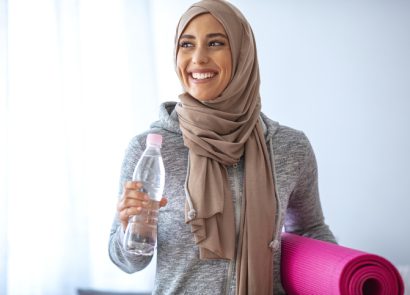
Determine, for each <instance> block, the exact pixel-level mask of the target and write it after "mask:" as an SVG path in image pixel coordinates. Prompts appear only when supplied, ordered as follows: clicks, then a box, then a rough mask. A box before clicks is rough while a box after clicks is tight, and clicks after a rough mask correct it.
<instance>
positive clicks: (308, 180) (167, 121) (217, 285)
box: [109, 102, 335, 295]
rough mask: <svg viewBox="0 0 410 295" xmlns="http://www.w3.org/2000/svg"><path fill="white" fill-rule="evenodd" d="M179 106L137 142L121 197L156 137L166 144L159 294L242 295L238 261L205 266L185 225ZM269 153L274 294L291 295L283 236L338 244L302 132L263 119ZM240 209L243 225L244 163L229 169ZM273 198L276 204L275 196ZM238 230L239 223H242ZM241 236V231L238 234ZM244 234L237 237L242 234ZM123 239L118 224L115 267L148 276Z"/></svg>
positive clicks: (126, 164)
mask: <svg viewBox="0 0 410 295" xmlns="http://www.w3.org/2000/svg"><path fill="white" fill-rule="evenodd" d="M175 104H176V103H175V102H167V103H164V104H162V105H161V110H160V119H159V121H157V122H154V123H153V124H152V125H151V129H150V130H148V131H147V132H145V133H143V134H140V135H137V136H135V137H134V138H133V139H132V140H131V142H130V144H129V147H128V149H127V151H126V154H125V158H124V161H123V165H122V170H121V179H120V192H119V196H121V194H122V186H123V184H124V182H125V181H127V180H130V179H131V178H132V173H133V170H134V167H135V165H136V163H137V161H138V159H139V157H140V156H141V154H142V152H143V151H144V149H145V140H146V136H147V134H148V133H150V132H155V133H159V134H161V135H162V136H163V142H164V144H163V147H162V149H161V153H162V157H163V161H164V166H165V170H166V180H165V190H164V196H166V197H167V198H168V204H167V205H166V206H165V207H164V208H161V209H160V214H159V220H158V245H157V267H156V278H155V286H154V290H153V294H161V295H165V294H201V295H206V294H212V295H214V294H235V261H231V262H230V261H226V260H205V261H202V260H199V250H198V247H197V246H196V245H195V242H194V238H193V234H192V233H191V228H190V225H188V224H186V223H185V222H184V220H185V217H184V214H185V213H184V210H185V191H184V183H185V178H186V172H187V171H186V170H187V160H188V149H187V148H186V147H185V146H184V143H183V139H182V133H181V130H180V129H179V123H178V117H177V114H176V112H175V110H174V107H175ZM261 117H262V121H263V123H264V126H263V127H264V129H265V137H266V142H267V145H268V149H269V151H270V155H271V160H272V166H273V179H274V183H275V189H276V196H277V204H278V210H277V212H278V214H277V222H276V225H277V228H276V236H275V237H272V239H273V243H271V245H273V248H274V249H273V251H274V259H273V261H272V267H273V269H274V277H273V278H272V279H273V280H274V286H275V292H274V294H284V291H283V288H282V285H281V281H280V233H281V231H282V229H283V228H284V230H285V231H287V232H292V233H296V234H300V235H304V236H309V237H312V238H315V239H321V240H326V241H331V242H334V241H335V239H334V236H333V234H332V233H331V231H330V230H329V228H328V226H327V225H326V224H325V223H324V217H323V213H322V209H321V205H320V199H319V192H318V183H317V166H316V160H315V156H314V153H313V150H312V147H311V145H310V143H309V140H308V139H307V137H306V136H305V135H304V134H303V133H302V132H300V131H296V130H294V129H291V128H288V127H285V126H281V125H279V124H278V123H277V122H273V121H272V120H270V119H269V118H267V117H266V116H265V115H263V114H261ZM227 170H228V175H229V181H230V185H231V189H232V194H233V201H234V205H235V212H237V213H236V216H235V220H236V221H238V220H240V212H241V210H240V206H241V200H242V194H243V190H242V188H243V174H244V167H243V161H242V160H241V161H239V163H238V164H235V165H233V166H231V167H227ZM272 197H274V196H272ZM237 223H238V222H237ZM238 230H239V228H237V231H238ZM237 234H238V232H237ZM122 237H123V232H122V230H121V225H120V222H119V219H118V216H117V215H116V216H115V219H114V222H113V225H112V229H111V235H110V241H109V255H110V258H111V260H112V261H113V262H114V263H115V264H116V265H117V266H118V267H119V268H120V269H122V270H123V271H125V272H127V273H133V272H136V271H139V270H141V269H143V268H145V267H146V266H147V265H148V264H149V263H150V261H151V260H152V257H146V256H134V255H130V254H127V253H126V252H124V250H123V248H122V244H121V239H122Z"/></svg>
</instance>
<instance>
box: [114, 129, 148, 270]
mask: <svg viewBox="0 0 410 295" xmlns="http://www.w3.org/2000/svg"><path fill="white" fill-rule="evenodd" d="M142 152H143V150H142V147H141V145H140V144H139V142H138V138H137V137H135V138H133V140H132V141H131V142H130V144H129V146H128V149H127V151H126V153H125V157H124V160H123V163H122V168H121V177H120V187H119V194H118V198H121V196H122V192H123V186H124V183H125V182H126V181H128V180H131V179H132V173H133V171H134V167H135V165H136V163H137V161H138V159H139V157H140V156H141V154H142ZM123 237H124V232H123V229H122V226H121V222H120V220H119V216H118V213H116V214H115V217H114V221H113V223H112V226H111V232H110V239H109V245H108V251H109V256H110V259H111V261H112V262H113V263H114V264H115V265H117V266H118V267H119V268H120V269H121V270H123V271H124V272H126V273H134V272H137V271H140V270H142V269H144V268H145V267H146V266H147V265H148V264H149V263H150V262H151V260H152V256H139V255H134V254H130V253H127V252H126V251H124V248H123V246H122V239H123Z"/></svg>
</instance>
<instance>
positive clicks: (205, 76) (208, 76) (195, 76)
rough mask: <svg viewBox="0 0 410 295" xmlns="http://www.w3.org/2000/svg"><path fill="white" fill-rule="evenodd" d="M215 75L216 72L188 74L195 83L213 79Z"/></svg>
mask: <svg viewBox="0 0 410 295" xmlns="http://www.w3.org/2000/svg"><path fill="white" fill-rule="evenodd" d="M216 75H217V73H216V72H205V73H204V72H201V73H198V72H192V73H191V74H190V76H191V78H192V79H194V80H197V81H202V80H207V79H212V78H213V77H215V76H216Z"/></svg>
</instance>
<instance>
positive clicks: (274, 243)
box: [269, 138, 281, 251]
mask: <svg viewBox="0 0 410 295" xmlns="http://www.w3.org/2000/svg"><path fill="white" fill-rule="evenodd" d="M269 148H270V161H271V167H272V174H273V183H274V185H275V198H276V218H275V225H276V229H275V232H274V234H275V236H274V237H272V242H271V244H270V245H269V246H270V247H271V248H272V250H273V251H275V250H277V248H278V247H279V239H280V230H281V227H280V220H281V218H280V217H281V211H280V208H281V206H280V198H279V194H278V185H277V182H276V166H275V154H274V152H273V143H272V138H270V139H269Z"/></svg>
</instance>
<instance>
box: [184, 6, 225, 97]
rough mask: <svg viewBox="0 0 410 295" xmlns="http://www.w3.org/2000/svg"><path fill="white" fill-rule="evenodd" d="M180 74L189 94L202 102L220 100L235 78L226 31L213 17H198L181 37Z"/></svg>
mask: <svg viewBox="0 0 410 295" xmlns="http://www.w3.org/2000/svg"><path fill="white" fill-rule="evenodd" d="M178 44H179V46H178V48H177V73H178V76H179V79H180V80H181V82H182V86H183V88H184V89H185V91H186V92H187V93H189V94H190V95H192V96H193V97H195V98H197V99H198V100H201V101H207V100H212V99H215V98H216V97H218V96H219V95H220V94H221V93H222V91H223V90H224V89H225V88H226V86H227V85H228V83H229V81H230V79H231V75H232V56H231V49H230V46H229V40H228V38H227V36H226V32H225V29H224V27H223V26H222V25H221V23H220V22H218V20H217V19H216V18H215V17H213V16H212V15H211V14H209V13H206V14H202V15H199V16H198V17H196V18H195V19H194V20H192V21H191V22H190V23H189V24H188V26H187V27H186V28H185V30H184V32H183V33H182V35H181V37H180V39H179V41H178Z"/></svg>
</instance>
